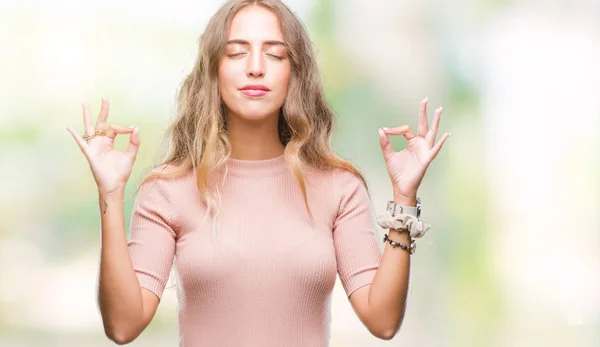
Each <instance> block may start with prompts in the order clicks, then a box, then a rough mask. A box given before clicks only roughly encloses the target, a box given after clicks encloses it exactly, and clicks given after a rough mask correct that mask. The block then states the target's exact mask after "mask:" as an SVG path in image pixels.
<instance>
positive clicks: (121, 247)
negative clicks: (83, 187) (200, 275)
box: [98, 190, 159, 344]
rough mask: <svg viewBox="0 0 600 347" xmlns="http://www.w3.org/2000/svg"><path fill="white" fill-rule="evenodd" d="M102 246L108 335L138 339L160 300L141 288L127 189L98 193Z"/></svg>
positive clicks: (101, 297) (101, 299) (101, 294)
mask: <svg viewBox="0 0 600 347" xmlns="http://www.w3.org/2000/svg"><path fill="white" fill-rule="evenodd" d="M99 203H100V216H101V221H102V248H101V255H100V279H99V285H98V305H99V307H100V313H101V314H102V322H103V324H104V332H105V333H106V336H107V337H108V338H110V339H111V340H113V341H114V342H116V343H117V344H126V343H129V342H131V341H133V340H134V339H135V338H137V337H138V336H139V335H140V334H141V332H142V331H143V330H144V329H145V328H146V326H148V324H149V323H150V321H151V320H152V317H153V316H154V314H155V312H156V308H157V307H158V303H159V299H158V297H157V296H156V295H155V294H154V293H152V292H151V291H149V290H147V289H145V288H141V287H140V284H139V282H138V279H137V277H136V274H135V271H134V269H133V265H132V263H131V258H130V256H129V252H128V249H127V239H126V234H125V219H124V192H123V191H122V190H119V191H118V192H115V193H114V194H110V195H103V194H100V196H99Z"/></svg>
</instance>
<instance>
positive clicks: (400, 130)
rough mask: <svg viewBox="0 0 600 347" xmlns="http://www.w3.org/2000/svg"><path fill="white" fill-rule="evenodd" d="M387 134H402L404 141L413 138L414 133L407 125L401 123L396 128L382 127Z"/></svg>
mask: <svg viewBox="0 0 600 347" xmlns="http://www.w3.org/2000/svg"><path fill="white" fill-rule="evenodd" d="M382 129H383V130H384V131H385V133H386V134H388V135H403V136H404V138H405V139H406V141H410V140H412V139H414V138H415V137H416V136H415V133H413V131H412V130H411V129H410V127H409V126H408V125H403V126H400V127H396V128H382Z"/></svg>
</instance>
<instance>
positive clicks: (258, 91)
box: [240, 85, 271, 96]
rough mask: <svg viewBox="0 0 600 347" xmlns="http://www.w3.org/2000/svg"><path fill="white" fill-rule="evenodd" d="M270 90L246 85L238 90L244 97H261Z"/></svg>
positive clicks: (265, 87)
mask: <svg viewBox="0 0 600 347" xmlns="http://www.w3.org/2000/svg"><path fill="white" fill-rule="evenodd" d="M270 90H271V89H269V88H267V86H264V85H247V86H244V87H243V88H241V89H240V91H241V92H242V94H244V95H246V96H263V95H265V94H267V93H268V92H269V91H270Z"/></svg>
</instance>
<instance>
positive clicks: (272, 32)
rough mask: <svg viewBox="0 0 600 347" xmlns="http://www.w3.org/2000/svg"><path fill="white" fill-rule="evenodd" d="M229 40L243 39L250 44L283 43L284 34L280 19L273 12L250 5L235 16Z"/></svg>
mask: <svg viewBox="0 0 600 347" xmlns="http://www.w3.org/2000/svg"><path fill="white" fill-rule="evenodd" d="M228 39H229V40H234V39H243V40H247V41H250V42H253V41H257V42H261V41H269V40H279V41H283V34H282V33H281V28H280V26H279V19H278V18H277V16H276V15H275V14H274V13H273V12H271V11H270V10H268V9H266V8H264V7H262V6H256V5H249V6H246V7H244V8H242V9H241V10H240V11H239V12H238V13H236V14H235V15H234V16H233V20H232V21H231V28H230V29H229V38H228Z"/></svg>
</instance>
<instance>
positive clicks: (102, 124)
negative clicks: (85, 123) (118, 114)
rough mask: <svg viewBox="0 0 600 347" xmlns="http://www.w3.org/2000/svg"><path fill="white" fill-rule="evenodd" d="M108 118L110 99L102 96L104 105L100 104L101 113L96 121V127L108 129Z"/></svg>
mask: <svg viewBox="0 0 600 347" xmlns="http://www.w3.org/2000/svg"><path fill="white" fill-rule="evenodd" d="M107 119H108V99H107V98H105V97H102V106H100V114H99V115H98V120H97V121H96V129H106V120H107Z"/></svg>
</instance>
